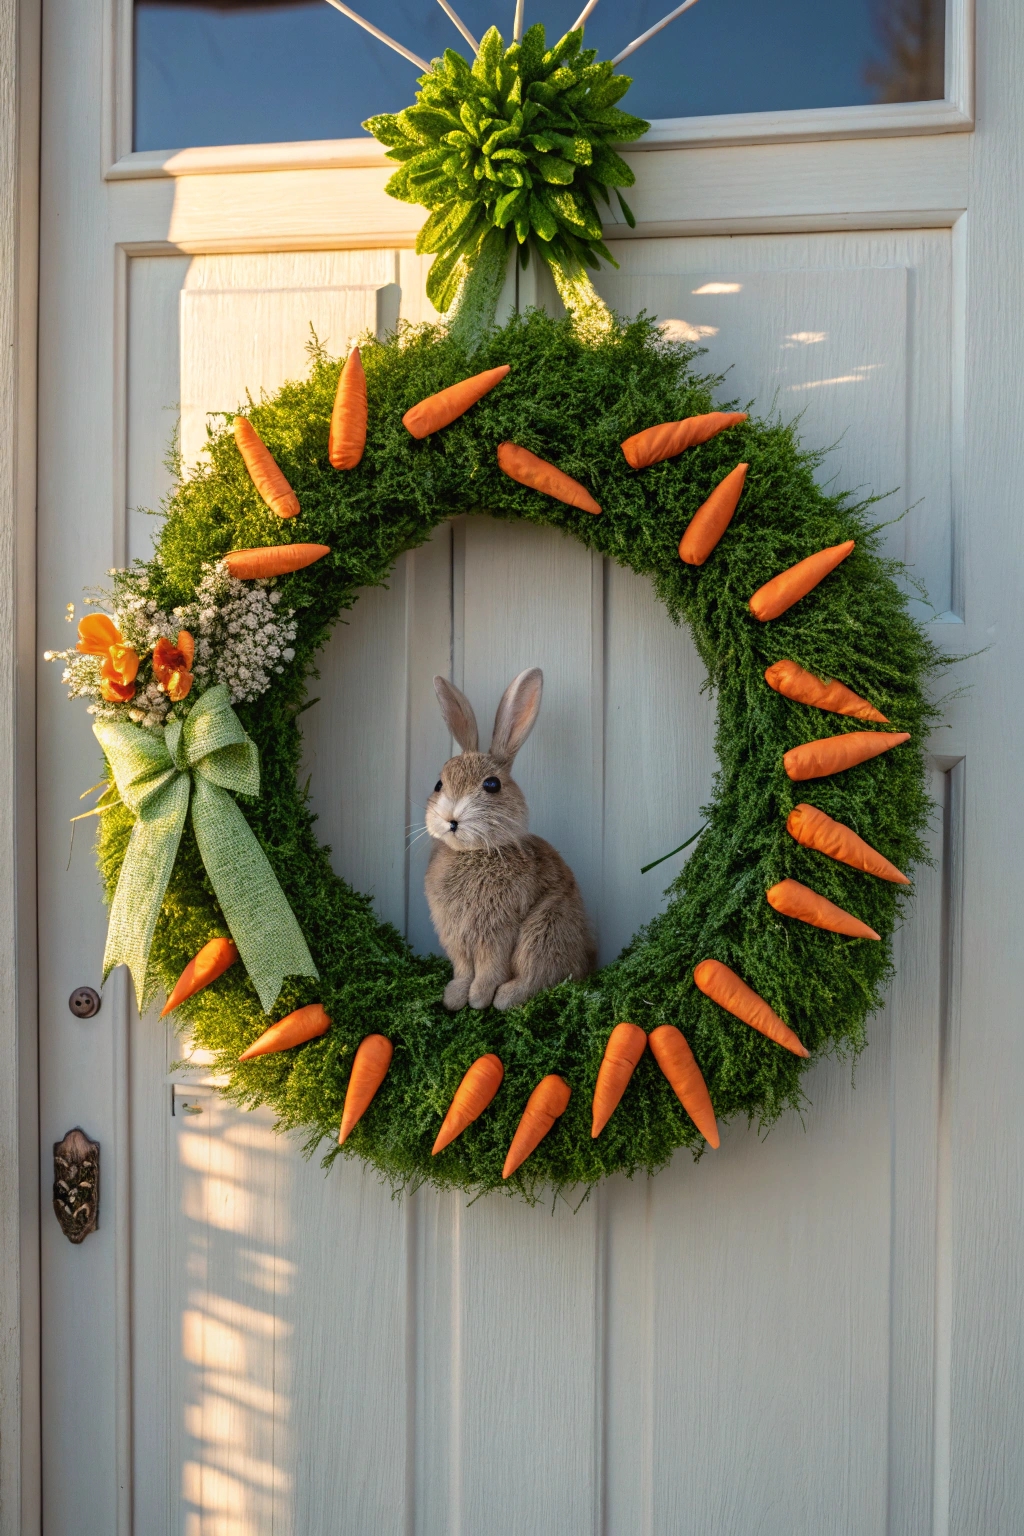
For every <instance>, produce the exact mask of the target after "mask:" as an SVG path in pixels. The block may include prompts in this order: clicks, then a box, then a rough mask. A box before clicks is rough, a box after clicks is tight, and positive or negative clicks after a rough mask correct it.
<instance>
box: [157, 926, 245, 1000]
mask: <svg viewBox="0 0 1024 1536" xmlns="http://www.w3.org/2000/svg"><path fill="white" fill-rule="evenodd" d="M237 959H238V950H237V949H236V948H235V945H234V942H233V941H232V940H231V939H211V940H210V942H209V944H204V945H203V947H202V949H201V950H200V951H199V953H198V955H194V956H193V958H192V959H191V960H190V961H189V963H188V965H186V967H185V969H184V970H183V971H182V973H181V975H180V976H179V977H178V979H177V981H176V982H175V983H174V989H173V991H172V992H171V995H170V997H169V998H168V999H167V1001H166V1003H165V1004H164V1006H163V1007H162V1008H161V1010H160V1017H161V1018H163V1017H164V1016H165V1015H166V1014H168V1013H171V1012H173V1010H174V1009H175V1008H177V1007H178V1005H179V1003H183V1002H184V1001H185V999H186V997H194V996H195V995H196V993H197V992H201V991H202V990H203V988H204V987H208V986H209V985H210V982H211V981H216V980H217V977H218V976H223V974H224V972H225V971H226V970H227V968H228V966H229V965H234V963H235V961H236V960H237Z"/></svg>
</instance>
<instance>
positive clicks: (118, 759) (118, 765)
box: [93, 683, 317, 1013]
mask: <svg viewBox="0 0 1024 1536" xmlns="http://www.w3.org/2000/svg"><path fill="white" fill-rule="evenodd" d="M93 731H94V732H95V734H96V736H97V738H98V739H99V743H100V745H101V746H102V748H103V750H104V752H105V753H106V754H107V760H108V762H109V763H110V767H111V771H112V772H113V775H114V782H115V783H116V785H117V788H118V792H119V793H120V796H121V799H122V800H123V801H124V803H125V805H126V806H127V807H128V809H129V810H130V811H131V812H132V814H133V815H134V816H135V826H134V827H133V828H132V835H131V841H130V842H129V844H128V852H127V853H126V854H125V859H124V863H123V864H122V866H121V874H120V877H119V879H118V882H117V890H116V891H115V893H114V902H113V905H112V907H111V909H110V926H109V928H108V929H107V947H106V951H105V953H104V956H103V978H104V980H106V978H107V976H108V975H109V973H110V972H111V971H112V970H113V968H114V966H115V965H122V964H123V965H127V967H128V969H129V970H130V971H131V973H132V979H133V981H134V982H135V995H136V997H137V998H138V1001H139V1007H140V1008H141V1007H142V1006H143V1001H144V998H145V993H146V970H147V966H148V963H149V950H150V945H151V944H152V942H153V932H154V930H155V928H156V920H157V918H158V917H159V915H160V907H161V905H162V903H163V899H164V893H165V891H166V890H167V882H168V881H169V880H170V878H171V871H172V869H173V868H174V861H175V859H176V858H177V854H178V845H179V843H180V842H181V833H182V829H183V827H184V825H185V814H186V812H187V811H188V806H189V799H190V798H191V801H192V826H193V829H194V831H195V834H196V843H197V844H198V846H199V853H200V855H201V857H202V860H203V863H204V864H205V865H206V872H207V874H208V875H209V877H210V882H211V884H212V886H213V889H214V892H215V893H216V896H217V900H218V901H219V902H220V905H221V910H222V912H223V913H224V918H225V920H226V922H227V925H228V928H229V929H230V930H231V937H232V938H233V939H234V941H235V943H236V945H237V946H238V952H239V954H240V956H241V958H242V963H243V964H244V966H245V968H246V970H247V971H248V973H249V975H250V977H251V978H252V982H253V985H254V986H255V988H256V991H257V992H258V993H259V999H260V1002H261V1003H262V1005H263V1008H264V1011H265V1012H268V1013H269V1011H270V1009H271V1008H272V1007H273V1005H274V1003H275V1001H276V1000H277V996H278V993H279V992H280V990H281V985H282V983H283V981H284V978H285V977H286V976H316V975H317V969H316V966H315V965H314V964H313V959H312V956H311V955H310V953H309V950H308V949H307V947H306V941H305V939H304V938H303V937H302V931H301V929H300V928H299V925H298V923H297V922H296V920H295V914H294V913H293V911H292V909H291V907H290V906H289V905H288V901H287V899H286V897H285V894H284V892H283V891H282V889H281V887H280V885H279V884H278V882H277V876H276V875H275V874H274V871H273V870H272V869H271V867H270V863H269V861H268V859H267V856H266V854H265V853H264V852H263V849H262V848H261V847H260V845H259V843H258V842H257V841H256V838H255V837H254V835H253V832H252V829H251V827H250V826H249V823H248V822H247V821H246V819H245V817H244V816H243V815H242V812H241V811H240V810H239V808H238V806H237V805H236V804H235V802H234V800H233V799H232V798H231V795H230V794H228V793H227V791H228V790H231V791H233V792H234V793H235V794H244V795H258V794H259V792H260V765H259V754H258V752H257V750H256V743H255V742H253V741H251V740H250V739H249V737H248V736H247V735H246V734H245V730H244V729H243V727H242V722H241V720H239V718H238V716H237V715H236V714H235V712H234V710H233V709H232V708H231V696H230V694H229V693H228V690H227V687H226V686H225V684H223V683H218V684H217V686H216V687H215V688H210V689H209V690H208V691H207V692H206V693H204V694H203V695H202V697H201V698H200V699H199V700H198V701H197V703H196V704H195V706H194V708H193V709H192V710H191V712H190V713H189V714H188V715H187V716H186V717H185V720H184V722H182V721H180V720H174V721H172V722H171V723H170V724H169V725H166V726H164V728H163V731H162V732H156V731H149V730H143V729H141V728H140V727H139V726H137V725H130V724H128V723H127V722H121V721H116V720H98V721H97V722H96V724H95V725H94V726H93Z"/></svg>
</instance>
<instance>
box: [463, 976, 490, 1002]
mask: <svg viewBox="0 0 1024 1536" xmlns="http://www.w3.org/2000/svg"><path fill="white" fill-rule="evenodd" d="M496 985H497V978H496V977H494V976H474V977H473V985H472V986H471V987H470V989H469V1006H470V1007H471V1008H486V1007H488V1005H489V1004H490V1001H491V999H492V998H493V996H494V989H495V987H496Z"/></svg>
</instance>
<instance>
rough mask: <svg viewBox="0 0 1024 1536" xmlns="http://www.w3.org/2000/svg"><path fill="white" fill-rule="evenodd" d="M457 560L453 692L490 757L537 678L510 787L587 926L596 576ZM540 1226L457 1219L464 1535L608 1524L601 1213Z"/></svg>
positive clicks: (575, 551) (519, 539) (579, 561)
mask: <svg viewBox="0 0 1024 1536" xmlns="http://www.w3.org/2000/svg"><path fill="white" fill-rule="evenodd" d="M456 550H457V559H459V561H460V562H461V564H462V576H461V582H457V586H456V591H457V593H458V592H459V591H461V609H462V613H461V629H462V649H463V658H462V676H461V679H459V678H457V679H456V681H459V682H460V686H462V687H464V688H465V690H466V692H467V694H468V696H469V698H470V699H471V700H472V702H473V705H474V708H475V709H476V711H477V714H478V718H479V722H480V728H481V738H482V740H483V741H485V742H486V741H489V739H490V728H491V723H492V721H493V718H494V711H495V708H496V706H497V702H498V698H499V697H500V694H501V692H502V690H503V689H504V688H505V686H506V684H507V683H508V682H510V681H511V679H512V678H513V677H514V676H515V674H516V673H517V672H519V671H521V670H522V669H523V668H524V667H528V666H538V665H539V666H541V667H543V669H544V678H545V697H544V705H543V708H542V710H541V716H540V720H539V722H538V724H537V727H536V728H535V732H534V735H533V737H532V738H531V739H530V741H529V742H528V743H527V745H526V747H525V748H524V750H523V753H522V755H521V758H520V760H519V762H518V763H517V765H516V769H515V772H516V778H517V782H519V783H520V784H521V785H522V787H523V789H524V792H525V794H526V796H527V801H528V803H529V806H530V816H531V827H532V828H533V829H534V830H536V831H537V832H538V833H540V835H541V836H545V837H547V838H549V840H550V841H552V842H554V843H555V845H556V846H557V847H558V849H559V851H560V852H561V853H562V855H563V857H565V858H566V859H567V860H568V862H569V863H570V865H571V866H572V868H573V870H574V871H575V873H576V877H577V879H578V880H579V882H580V886H581V889H582V891H583V893H584V897H585V899H587V900H588V901H589V904H590V909H591V912H593V906H594V896H593V893H594V891H595V890H596V889H597V888H598V884H599V880H600V856H601V851H600V779H599V778H597V779H596V782H595V769H596V768H599V766H600V763H601V761H602V749H601V743H602V734H603V721H602V713H603V656H602V654H601V648H600V642H601V623H600V615H601V601H602V587H601V581H600V562H597V561H596V560H595V558H594V557H592V556H591V555H590V554H589V553H588V552H587V551H585V550H583V549H582V548H581V547H580V546H578V545H575V544H572V543H570V542H569V540H567V539H564V538H563V537H562V536H561V535H559V534H557V533H554V532H552V531H549V530H544V529H535V528H529V527H518V526H513V525H510V524H508V523H503V522H499V521H495V520H492V519H489V518H483V517H475V518H470V519H467V520H466V522H465V524H464V525H463V542H462V543H461V546H460V545H459V544H458V543H457V545H456ZM595 566H596V573H595ZM595 605H596V606H595ZM456 626H457V627H460V626H459V620H458V618H457V619H456ZM539 1218H540V1213H539V1212H538V1211H536V1210H531V1209H529V1208H528V1207H525V1206H523V1205H521V1204H518V1203H515V1202H508V1201H506V1200H504V1199H502V1198H501V1197H500V1196H492V1197H489V1198H488V1199H487V1200H484V1201H480V1202H478V1203H477V1204H476V1205H474V1206H473V1207H472V1208H471V1209H468V1210H461V1209H460V1210H459V1211H458V1212H457V1215H455V1216H454V1217H453V1232H452V1235H453V1238H454V1241H455V1244H456V1250H455V1256H454V1261H453V1262H454V1268H455V1272H456V1278H455V1289H454V1293H453V1294H454V1295H455V1296H456V1297H457V1302H456V1303H455V1311H454V1316H453V1323H452V1328H453V1335H454V1337H453V1345H452V1358H451V1370H452V1373H453V1377H454V1383H455V1390H456V1392H457V1406H456V1408H455V1410H454V1412H455V1416H456V1425H457V1436H458V1439H457V1446H456V1448H455V1452H454V1456H455V1462H454V1465H455V1468H456V1473H455V1481H456V1487H457V1500H458V1506H457V1511H456V1514H455V1518H456V1520H457V1525H456V1527H455V1528H456V1529H458V1530H460V1531H461V1532H463V1533H465V1536H469V1533H470V1532H473V1533H476V1532H478V1531H479V1532H485V1531H500V1530H503V1529H521V1530H540V1529H552V1530H561V1529H567V1530H589V1529H592V1528H594V1527H595V1525H596V1522H597V1520H598V1517H599V1508H600V1496H599V1487H598V1484H597V1482H596V1480H595V1476H594V1471H595V1446H596V1435H597V1411H598V1410H597V1403H598V1380H599V1375H598V1373H599V1358H600V1356H599V1351H598V1347H597V1341H598V1332H599V1308H600V1284H599V1236H598V1232H599V1227H598V1217H597V1209H596V1204H593V1203H592V1204H588V1205H586V1206H585V1207H584V1209H583V1210H582V1211H580V1212H579V1213H578V1214H575V1215H574V1214H573V1212H572V1210H571V1209H570V1208H569V1206H568V1205H566V1204H564V1203H563V1202H558V1203H557V1205H556V1208H555V1210H554V1211H553V1213H552V1217H551V1219H550V1220H549V1219H546V1218H542V1219H539Z"/></svg>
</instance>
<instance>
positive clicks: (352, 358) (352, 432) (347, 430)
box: [327, 347, 367, 469]
mask: <svg viewBox="0 0 1024 1536" xmlns="http://www.w3.org/2000/svg"><path fill="white" fill-rule="evenodd" d="M366 421H367V407H366V374H365V373H364V372H363V359H362V358H361V357H360V355H359V348H358V347H353V348H352V351H351V352H350V353H349V355H348V361H347V362H346V364H345V366H344V368H343V369H342V370H341V376H340V378H339V379H338V388H337V391H336V393H335V396H334V409H333V411H332V412H331V431H330V436H329V438H328V440H327V457H328V458H329V459H330V461H331V465H332V467H333V468H334V469H355V467H356V465H357V464H358V463H359V461H360V459H361V458H362V456H363V452H364V450H365V448H366Z"/></svg>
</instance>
